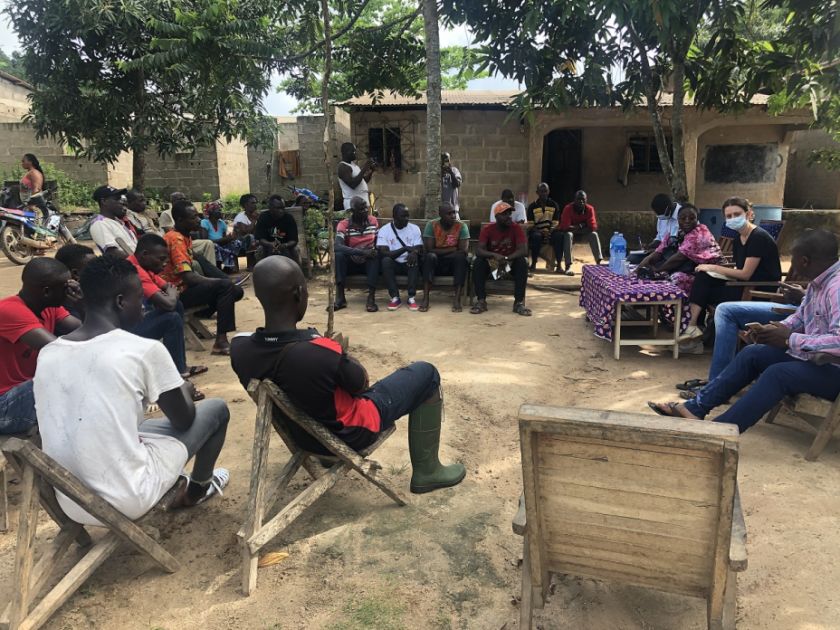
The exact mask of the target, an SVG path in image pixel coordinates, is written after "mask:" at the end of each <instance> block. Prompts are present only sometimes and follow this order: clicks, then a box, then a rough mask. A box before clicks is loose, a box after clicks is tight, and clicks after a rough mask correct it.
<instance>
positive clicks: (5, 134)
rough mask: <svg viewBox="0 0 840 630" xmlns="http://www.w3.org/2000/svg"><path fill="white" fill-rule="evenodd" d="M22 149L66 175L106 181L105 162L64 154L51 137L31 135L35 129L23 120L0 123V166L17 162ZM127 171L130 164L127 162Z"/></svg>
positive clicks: (21, 155) (100, 181)
mask: <svg viewBox="0 0 840 630" xmlns="http://www.w3.org/2000/svg"><path fill="white" fill-rule="evenodd" d="M24 153H34V154H35V156H36V157H37V158H38V159H39V160H40V161H41V162H44V163H50V164H54V165H55V166H56V167H57V168H59V169H60V170H62V171H64V172H65V173H67V174H68V175H69V176H70V177H72V178H74V179H77V180H79V181H82V182H87V183H89V184H96V185H100V184H104V183H107V182H108V181H109V169H108V166H107V165H106V164H100V163H97V162H93V161H91V160H89V159H87V158H80V157H74V156H67V155H64V147H62V146H61V145H59V144H58V143H57V142H56V141H55V140H53V139H51V138H40V139H36V138H35V129H34V128H33V127H32V126H31V125H29V124H26V123H20V122H18V123H0V170H10V169H12V168H14V167H16V166H20V159H21V157H23V154H24ZM128 168H129V173H130V171H131V165H130V163H129V167H128Z"/></svg>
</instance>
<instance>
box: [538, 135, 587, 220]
mask: <svg viewBox="0 0 840 630" xmlns="http://www.w3.org/2000/svg"><path fill="white" fill-rule="evenodd" d="M581 138H582V133H581V130H580V129H555V130H554V131H552V132H550V133H548V134H546V135H545V137H544V138H543V159H542V181H544V182H546V183H547V184H548V185H549V186H550V187H551V198H552V199H554V201H556V202H557V203H558V204H560V207H561V208H562V207H563V206H564V205H565V204H567V203H570V202H571V201H573V200H574V198H575V193H576V192H577V191H578V190H580V189H581V163H582V161H583V160H582V157H581V147H582V144H581Z"/></svg>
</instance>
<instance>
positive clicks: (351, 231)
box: [334, 197, 379, 313]
mask: <svg viewBox="0 0 840 630" xmlns="http://www.w3.org/2000/svg"><path fill="white" fill-rule="evenodd" d="M368 210H369V208H368V202H367V201H366V200H364V199H362V198H361V197H353V198H352V199H351V200H350V218H349V219H342V220H341V221H339V222H338V226H337V227H336V228H335V305H334V308H335V310H337V311H338V310H340V309H342V308H346V307H347V298H346V297H345V295H344V285H345V284H347V276H348V275H349V274H351V273H363V274H365V276H366V278H367V289H368V297H367V306H366V307H365V308H366V309H367V312H368V313H375V312H376V311H378V310H379V307H378V306H377V305H376V283H377V282H378V281H379V250H378V249H376V232H377V230H378V229H379V221H377V220H376V217H374V216H371V215H370V213H369V211H368Z"/></svg>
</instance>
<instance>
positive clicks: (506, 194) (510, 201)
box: [490, 188, 528, 223]
mask: <svg viewBox="0 0 840 630" xmlns="http://www.w3.org/2000/svg"><path fill="white" fill-rule="evenodd" d="M500 203H506V204H507V205H509V206H510V207H512V208H513V222H514V223H525V222H526V221H527V220H528V213H527V212H526V210H525V204H523V203H520V202H518V201H516V200H515V199H514V198H513V191H512V190H508V189H507V188H506V189H505V190H503V191H502V198H501V199H499V201H497V202H496V203H494V204H493V205H492V206H490V223H495V222H496V215H495V214H494V212H493V211H494V210H495V209H496V206H498V205H499V204H500Z"/></svg>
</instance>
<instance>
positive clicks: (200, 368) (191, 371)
mask: <svg viewBox="0 0 840 630" xmlns="http://www.w3.org/2000/svg"><path fill="white" fill-rule="evenodd" d="M209 370H210V368H208V367H207V366H205V365H191V366H190V367H188V368H187V371H186V372H184V373H183V374H181V378H192V377H193V376H198V375H199V374H204V373H205V372H207V371H209Z"/></svg>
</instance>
